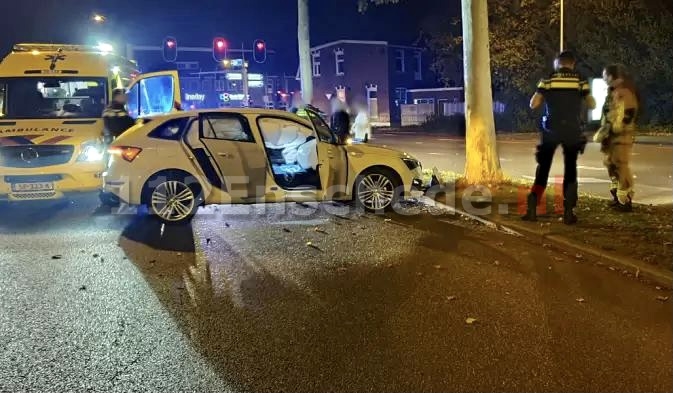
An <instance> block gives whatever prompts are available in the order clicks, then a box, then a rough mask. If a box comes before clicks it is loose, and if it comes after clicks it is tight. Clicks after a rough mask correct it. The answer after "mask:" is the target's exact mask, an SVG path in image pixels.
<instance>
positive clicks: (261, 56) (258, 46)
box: [252, 40, 266, 63]
mask: <svg viewBox="0 0 673 393" xmlns="http://www.w3.org/2000/svg"><path fill="white" fill-rule="evenodd" d="M253 49H254V51H253V54H252V57H253V58H254V59H255V61H256V62H258V63H264V62H265V61H266V42H264V40H255V43H254V45H253Z"/></svg>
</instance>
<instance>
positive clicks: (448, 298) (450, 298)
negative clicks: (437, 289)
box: [446, 295, 457, 301]
mask: <svg viewBox="0 0 673 393" xmlns="http://www.w3.org/2000/svg"><path fill="white" fill-rule="evenodd" d="M456 299H457V297H456V296H453V295H451V296H447V297H446V300H448V301H451V300H456Z"/></svg>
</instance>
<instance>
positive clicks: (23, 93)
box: [0, 76, 107, 119]
mask: <svg viewBox="0 0 673 393" xmlns="http://www.w3.org/2000/svg"><path fill="white" fill-rule="evenodd" d="M106 90H107V89H106V80H105V79H104V78H83V77H60V76H59V77H44V76H30V77H19V78H0V118H3V119H54V118H64V117H65V118H98V117H101V115H102V113H103V109H105V102H106V101H105V98H106Z"/></svg>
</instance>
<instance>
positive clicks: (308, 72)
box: [297, 0, 313, 104]
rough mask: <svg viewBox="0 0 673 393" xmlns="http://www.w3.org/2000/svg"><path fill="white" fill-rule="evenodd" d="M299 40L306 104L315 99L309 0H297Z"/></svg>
mask: <svg viewBox="0 0 673 393" xmlns="http://www.w3.org/2000/svg"><path fill="white" fill-rule="evenodd" d="M297 9H298V15H297V16H298V18H297V21H298V24H297V40H298V41H299V76H300V78H301V96H302V100H303V102H304V104H310V103H311V102H312V100H313V69H312V65H311V42H310V37H309V19H308V0H297Z"/></svg>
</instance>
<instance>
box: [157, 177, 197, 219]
mask: <svg viewBox="0 0 673 393" xmlns="http://www.w3.org/2000/svg"><path fill="white" fill-rule="evenodd" d="M150 203H151V207H152V211H153V212H154V214H156V215H157V216H159V217H160V218H161V219H162V220H165V221H169V222H179V221H184V220H186V219H188V218H189V217H191V216H192V214H193V212H194V210H195V207H196V206H195V205H196V197H195V195H194V191H193V190H192V189H191V188H190V187H189V186H188V185H186V184H185V183H183V182H181V181H177V180H168V181H166V182H163V183H161V184H159V185H158V186H157V187H156V188H154V190H153V191H152V196H151V202H150Z"/></svg>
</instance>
